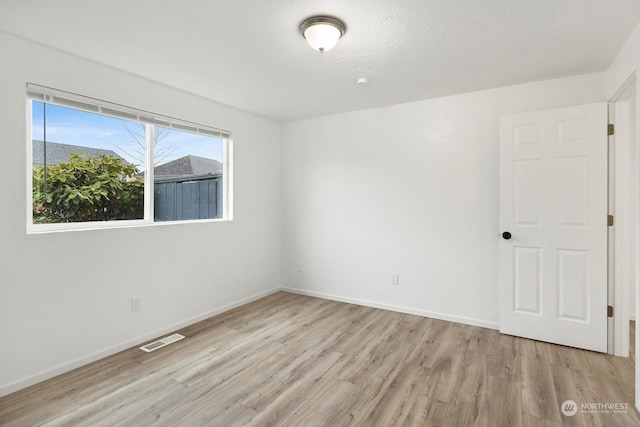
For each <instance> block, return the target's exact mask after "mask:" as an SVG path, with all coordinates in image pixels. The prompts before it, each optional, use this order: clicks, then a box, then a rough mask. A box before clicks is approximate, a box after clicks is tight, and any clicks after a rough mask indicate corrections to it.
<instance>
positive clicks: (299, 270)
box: [298, 263, 304, 273]
mask: <svg viewBox="0 0 640 427" xmlns="http://www.w3.org/2000/svg"><path fill="white" fill-rule="evenodd" d="M303 271H304V264H302V263H298V273H302V272H303Z"/></svg>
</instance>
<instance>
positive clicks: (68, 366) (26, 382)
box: [0, 288, 281, 397]
mask: <svg viewBox="0 0 640 427" xmlns="http://www.w3.org/2000/svg"><path fill="white" fill-rule="evenodd" d="M280 290H281V289H280V288H274V289H271V290H269V291H266V292H261V293H259V294H255V295H253V296H250V297H248V298H243V299H241V300H239V301H236V302H233V303H231V304H227V305H225V306H222V307H219V308H216V309H214V310H211V311H208V312H206V313H202V314H199V315H197V316H194V317H191V318H189V319H186V320H183V321H182V322H178V323H176V324H173V325H171V326H167V327H164V328H162V329H158V330H156V331H153V332H149V333H147V334H144V335H141V336H139V337H137V338H134V339H131V340H128V341H125V342H123V343H120V344H118V345H115V346H112V347H109V348H105V349H103V350H100V351H97V352H95V353H92V354H89V355H87V356H83V357H81V358H78V359H76V360H73V361H71V362H68V363H64V364H62V365H59V366H56V367H54V368H51V369H47V370H46V371H42V372H39V373H37V374H35V375H31V376H29V377H27V378H24V379H22V380H19V381H15V382H13V383H10V384H6V385H3V386H0V397H2V396H5V395H7V394H10V393H13V392H15V391H18V390H22V389H23V388H26V387H29V386H32V385H34V384H37V383H39V382H42V381H45V380H48V379H50V378H53V377H55V376H57V375H60V374H63V373H65V372H69V371H71V370H73V369H76V368H79V367H81V366H84V365H88V364H89V363H92V362H95V361H97V360H100V359H103V358H105V357H107V356H111V355H113V354H116V353H118V352H120V351H122V350H126V349H128V348H131V347H135V346H139V345H141V344H144V343H145V342H147V341H151V340H153V339H156V338H159V337H161V336H163V335H166V334H168V333H170V332H174V331H176V330H177V329H181V328H184V327H186V326H189V325H193V324H194V323H197V322H199V321H201V320H204V319H208V318H209V317H212V316H215V315H217V314H220V313H224V312H225V311H229V310H232V309H234V308H236V307H239V306H241V305H244V304H248V303H250V302H252V301H255V300H258V299H260V298H264V297H266V296H268V295H271V294H274V293H276V292H278V291H280Z"/></svg>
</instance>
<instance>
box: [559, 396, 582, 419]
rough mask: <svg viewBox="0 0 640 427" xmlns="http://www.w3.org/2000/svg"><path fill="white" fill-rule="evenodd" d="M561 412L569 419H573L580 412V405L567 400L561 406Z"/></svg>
mask: <svg viewBox="0 0 640 427" xmlns="http://www.w3.org/2000/svg"><path fill="white" fill-rule="evenodd" d="M560 410H561V411H562V413H563V414H564V415H565V416H567V417H573V416H574V415H575V414H576V413H577V412H578V404H577V403H576V402H574V401H573V400H565V401H564V402H562V405H560Z"/></svg>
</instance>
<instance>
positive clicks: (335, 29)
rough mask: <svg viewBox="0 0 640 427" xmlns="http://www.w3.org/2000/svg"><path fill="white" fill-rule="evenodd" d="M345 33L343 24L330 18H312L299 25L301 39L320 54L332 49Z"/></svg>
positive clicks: (345, 29)
mask: <svg viewBox="0 0 640 427" xmlns="http://www.w3.org/2000/svg"><path fill="white" fill-rule="evenodd" d="M345 31H347V28H346V27H345V25H344V23H343V22H342V21H340V20H339V19H336V18H332V17H330V16H313V17H311V18H307V19H305V20H304V21H303V22H302V24H300V33H301V34H302V37H304V38H305V39H306V40H307V43H309V46H311V47H312V48H314V49H315V50H317V51H318V52H320V53H324V52H326V51H328V50H329V49H331V48H332V47H334V46H335V45H336V43H338V39H340V37H342V35H343V34H344V33H345Z"/></svg>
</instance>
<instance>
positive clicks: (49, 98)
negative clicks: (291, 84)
mask: <svg viewBox="0 0 640 427" xmlns="http://www.w3.org/2000/svg"><path fill="white" fill-rule="evenodd" d="M27 97H28V98H29V99H33V100H37V101H44V102H52V103H55V104H59V105H62V106H66V107H70V108H75V109H79V110H84V111H89V112H91V113H102V114H105V115H108V116H112V117H118V118H124V119H127V120H134V121H138V122H141V123H148V124H151V125H158V126H164V127H168V128H174V129H179V130H183V131H186V132H191V133H197V134H203V135H209V136H215V137H219V138H230V137H231V133H230V132H228V131H226V130H222V129H216V128H213V127H210V126H205V125H201V124H198V123H193V122H189V121H186V120H181V119H176V118H174V117H170V116H164V115H161V114H156V113H152V112H149V111H144V110H138V109H137V108H132V107H126V106H124V105H119V104H115V103H112V102H108V101H102V100H99V99H94V98H89V97H87V96H82V95H77V94H75V93H70V92H65V91H61V90H58V89H53V88H49V87H46V86H40V85H36V84H33V83H27Z"/></svg>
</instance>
